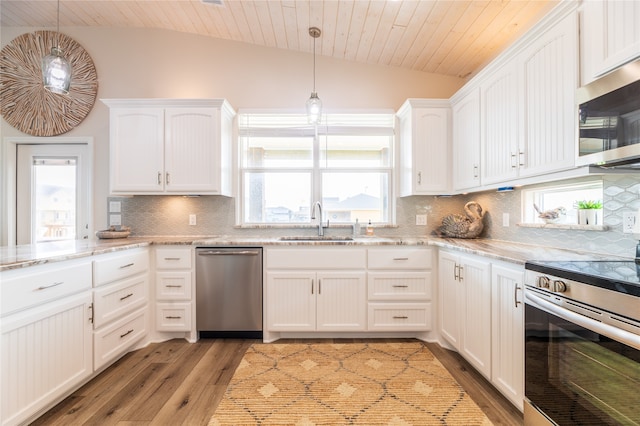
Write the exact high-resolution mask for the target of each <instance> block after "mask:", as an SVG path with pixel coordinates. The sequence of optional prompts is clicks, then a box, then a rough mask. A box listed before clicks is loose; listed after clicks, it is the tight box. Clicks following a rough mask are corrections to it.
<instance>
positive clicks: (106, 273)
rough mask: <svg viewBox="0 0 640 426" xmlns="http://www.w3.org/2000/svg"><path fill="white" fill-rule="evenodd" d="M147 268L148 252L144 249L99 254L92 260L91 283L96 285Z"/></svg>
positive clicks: (137, 272) (128, 275) (144, 270)
mask: <svg viewBox="0 0 640 426" xmlns="http://www.w3.org/2000/svg"><path fill="white" fill-rule="evenodd" d="M148 269H149V254H148V253H147V250H146V249H143V250H125V251H122V252H118V253H114V254H105V255H101V256H99V257H98V258H96V260H94V261H93V285H94V287H97V286H100V285H103V284H106V283H110V282H112V281H116V280H119V279H122V278H126V277H130V276H132V275H136V274H139V273H141V272H146V271H147V270H148Z"/></svg>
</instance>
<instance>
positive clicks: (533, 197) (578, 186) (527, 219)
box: [521, 178, 604, 225]
mask: <svg viewBox="0 0 640 426" xmlns="http://www.w3.org/2000/svg"><path fill="white" fill-rule="evenodd" d="M588 189H593V190H598V189H599V190H600V196H599V197H598V198H597V200H599V201H603V196H604V193H603V191H604V183H603V181H602V179H601V178H596V179H589V180H586V181H583V182H577V183H569V184H557V185H553V184H549V185H544V186H536V187H534V188H526V189H523V190H522V198H521V200H522V210H521V211H522V217H521V221H522V223H532V224H541V223H545V222H544V221H543V220H542V219H540V218H539V217H538V214H537V213H536V212H535V210H534V208H533V203H534V202H535V203H536V204H537V205H538V206H539V208H540V209H541V210H542V211H544V210H550V209H553V208H556V207H558V206H545V205H542V204H541V203H540V198H541V196H542V195H543V194H544V193H551V192H560V193H571V192H575V191H576V190H588ZM563 207H565V208H566V209H567V211H568V213H569V215H571V212H570V210H573V209H574V206H573V204H567V205H564V206H563ZM561 224H565V225H567V224H568V225H571V224H577V222H574V221H572V220H571V218H570V219H569V220H568V221H565V222H564V223H561Z"/></svg>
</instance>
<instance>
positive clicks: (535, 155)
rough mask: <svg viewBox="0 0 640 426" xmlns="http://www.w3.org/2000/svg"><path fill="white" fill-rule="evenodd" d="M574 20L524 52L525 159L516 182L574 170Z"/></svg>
mask: <svg viewBox="0 0 640 426" xmlns="http://www.w3.org/2000/svg"><path fill="white" fill-rule="evenodd" d="M577 25H578V18H577V15H576V13H570V14H568V15H567V16H566V17H564V18H563V19H562V20H561V21H559V22H558V23H556V24H555V25H553V26H552V27H550V28H549V29H548V30H547V31H545V32H544V33H542V34H541V35H540V37H538V38H535V39H534V40H533V41H532V42H531V43H530V44H529V45H528V46H527V47H526V48H525V49H524V51H523V52H522V54H521V55H520V57H519V60H518V62H519V64H520V65H521V66H522V67H523V71H522V77H523V78H524V85H523V87H524V91H525V92H524V123H523V126H524V143H525V144H526V146H525V147H524V154H523V155H522V158H520V159H519V162H518V163H519V174H520V176H535V175H541V174H544V173H549V172H554V171H559V170H566V169H569V168H572V167H574V165H575V128H576V119H577V118H576V117H577V112H576V111H577V107H576V102H575V93H576V89H577V88H578V56H577V51H578V27H577Z"/></svg>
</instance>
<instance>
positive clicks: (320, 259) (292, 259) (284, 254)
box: [266, 247, 367, 269]
mask: <svg viewBox="0 0 640 426" xmlns="http://www.w3.org/2000/svg"><path fill="white" fill-rule="evenodd" d="M266 252H267V261H266V267H267V268H269V269H363V268H365V267H366V266H367V262H366V257H367V256H366V250H365V249H363V248H335V247H327V248H295V249H289V248H287V249H267V250H266Z"/></svg>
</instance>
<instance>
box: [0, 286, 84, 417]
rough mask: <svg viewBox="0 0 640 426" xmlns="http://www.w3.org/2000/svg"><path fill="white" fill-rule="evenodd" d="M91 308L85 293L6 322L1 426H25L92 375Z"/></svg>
mask: <svg viewBox="0 0 640 426" xmlns="http://www.w3.org/2000/svg"><path fill="white" fill-rule="evenodd" d="M90 306H91V293H90V292H85V293H83V294H80V295H76V296H73V297H68V298H65V299H62V300H60V301H57V302H52V303H48V304H45V305H42V306H39V307H37V308H33V309H30V310H27V311H24V312H22V313H19V314H15V315H9V316H6V317H4V318H2V344H1V345H0V350H1V358H0V360H1V361H2V363H1V376H2V380H1V388H0V390H1V392H0V395H1V399H2V405H1V411H0V413H1V419H0V420H1V423H2V424H22V423H23V422H25V421H26V420H27V419H29V418H30V416H32V415H33V414H34V413H36V412H37V411H38V410H40V409H42V408H44V407H46V406H47V405H49V404H51V403H53V402H54V401H55V400H57V399H59V398H61V397H62V396H64V395H65V394H66V393H67V392H69V391H70V390H72V389H73V388H74V387H75V386H77V385H78V384H79V383H80V382H82V381H83V380H84V379H85V378H87V377H89V376H90V375H91V373H92V371H93V369H92V366H93V363H92V361H93V358H92V342H93V340H92V327H91V322H90V321H89V319H90Z"/></svg>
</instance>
